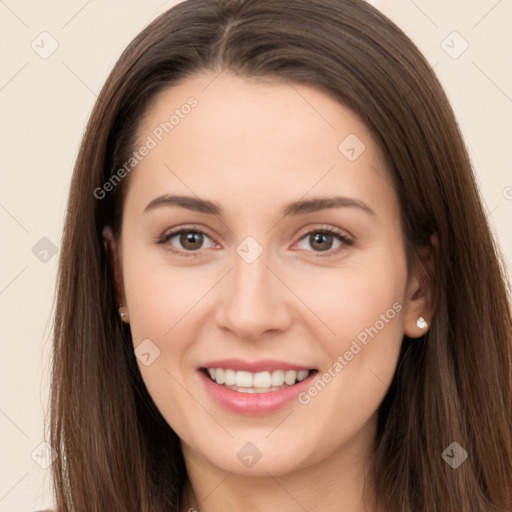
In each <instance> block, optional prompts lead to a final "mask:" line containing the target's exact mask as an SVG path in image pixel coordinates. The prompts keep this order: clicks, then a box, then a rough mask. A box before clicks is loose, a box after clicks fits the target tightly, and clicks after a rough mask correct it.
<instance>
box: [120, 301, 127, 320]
mask: <svg viewBox="0 0 512 512" xmlns="http://www.w3.org/2000/svg"><path fill="white" fill-rule="evenodd" d="M124 309H125V308H123V307H122V305H121V304H119V309H118V311H119V316H120V317H121V320H122V321H123V322H126V323H128V313H127V312H126V311H124Z"/></svg>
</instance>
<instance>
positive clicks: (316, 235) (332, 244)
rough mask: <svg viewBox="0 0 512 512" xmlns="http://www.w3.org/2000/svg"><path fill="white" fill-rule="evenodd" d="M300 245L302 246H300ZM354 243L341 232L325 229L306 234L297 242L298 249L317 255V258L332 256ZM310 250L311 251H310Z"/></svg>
mask: <svg viewBox="0 0 512 512" xmlns="http://www.w3.org/2000/svg"><path fill="white" fill-rule="evenodd" d="M300 244H302V246H301V245H300ZM353 244H354V242H353V240H352V239H351V238H349V237H348V236H347V235H346V234H345V233H344V232H343V231H338V230H337V229H335V228H331V227H326V228H321V229H315V230H313V231H309V232H307V233H306V234H305V235H304V236H302V238H301V239H300V241H299V248H300V249H305V250H307V251H309V252H313V253H319V254H316V255H317V256H324V254H320V253H326V254H325V256H326V257H328V256H334V255H337V254H338V253H340V252H341V251H343V250H344V249H346V248H347V247H348V246H350V245H353ZM311 249H312V251H311Z"/></svg>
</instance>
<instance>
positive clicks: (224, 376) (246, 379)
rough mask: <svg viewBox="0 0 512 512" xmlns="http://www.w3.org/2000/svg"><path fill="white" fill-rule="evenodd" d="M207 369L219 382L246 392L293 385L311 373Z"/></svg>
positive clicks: (304, 371)
mask: <svg viewBox="0 0 512 512" xmlns="http://www.w3.org/2000/svg"><path fill="white" fill-rule="evenodd" d="M207 371H208V374H209V375H210V377H211V379H212V380H213V381H215V382H216V383H217V384H224V385H225V386H227V387H229V388H233V389H235V390H236V391H242V392H245V393H263V392H267V391H277V390H278V389H280V388H281V387H282V386H284V387H287V386H293V385H294V384H295V383H296V382H301V381H303V380H304V379H305V378H306V377H307V376H308V375H309V370H300V371H295V370H274V371H273V372H268V371H266V372H258V373H251V372H246V371H235V370H231V369H225V368H208V369H207Z"/></svg>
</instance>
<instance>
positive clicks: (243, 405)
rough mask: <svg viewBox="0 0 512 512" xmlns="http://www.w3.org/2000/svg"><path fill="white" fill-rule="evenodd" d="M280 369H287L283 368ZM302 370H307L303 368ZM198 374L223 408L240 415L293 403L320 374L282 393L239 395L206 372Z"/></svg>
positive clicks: (285, 389)
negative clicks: (215, 380) (218, 382)
mask: <svg viewBox="0 0 512 512" xmlns="http://www.w3.org/2000/svg"><path fill="white" fill-rule="evenodd" d="M208 365H210V363H208ZM208 367H209V368H222V366H214V365H213V366H208ZM227 368H232V369H235V368H233V367H232V366H227ZM245 368H246V367H245ZM280 368H281V369H285V368H283V367H282V366H281V367H280ZM267 369H268V367H267ZM293 369H295V367H293ZM301 369H307V368H302V367H301ZM198 373H199V376H200V378H201V379H202V381H203V383H204V386H205V388H206V390H207V392H208V393H209V395H210V396H211V397H212V398H213V399H214V400H215V402H217V404H218V405H220V406H221V407H223V408H225V409H228V410H229V411H232V412H235V413H238V414H245V415H262V414H268V413H271V412H274V411H277V410H279V409H281V408H282V407H284V406H285V405H286V404H288V403H290V402H291V401H293V400H294V399H295V398H296V397H297V395H298V394H299V393H301V392H302V391H304V390H306V388H308V387H309V386H310V385H311V382H312V380H313V379H314V377H315V376H316V374H317V373H318V372H316V371H314V372H311V373H310V374H309V375H308V377H307V378H306V379H304V380H303V381H301V382H297V383H296V384H294V385H293V386H288V387H285V388H283V389H281V390H280V391H269V392H268V393H239V392H238V391H232V390H231V389H228V388H225V387H224V386H221V385H219V384H217V383H216V382H214V381H213V380H211V379H210V377H209V376H208V375H207V374H206V372H205V371H204V370H199V371H198Z"/></svg>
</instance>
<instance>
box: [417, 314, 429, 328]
mask: <svg viewBox="0 0 512 512" xmlns="http://www.w3.org/2000/svg"><path fill="white" fill-rule="evenodd" d="M416 325H417V326H418V327H419V328H420V329H425V328H426V327H427V322H426V320H425V319H424V318H423V317H422V316H420V317H418V320H416Z"/></svg>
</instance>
